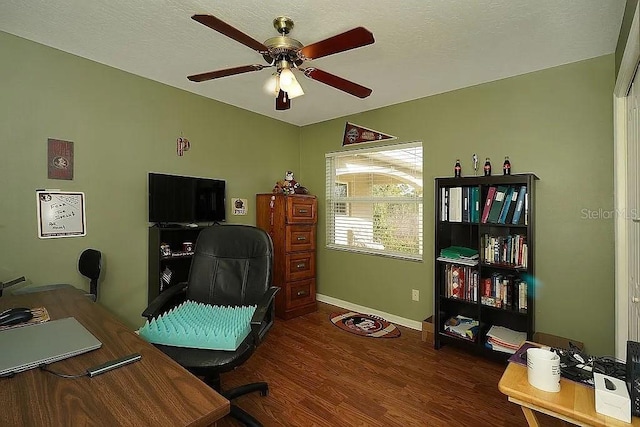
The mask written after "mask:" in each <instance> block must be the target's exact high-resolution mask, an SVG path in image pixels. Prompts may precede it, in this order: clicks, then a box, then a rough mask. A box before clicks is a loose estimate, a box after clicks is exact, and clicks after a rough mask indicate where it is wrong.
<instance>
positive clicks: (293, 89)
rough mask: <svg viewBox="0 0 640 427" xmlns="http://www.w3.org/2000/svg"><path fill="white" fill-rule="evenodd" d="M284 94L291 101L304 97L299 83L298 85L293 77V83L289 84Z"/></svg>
mask: <svg viewBox="0 0 640 427" xmlns="http://www.w3.org/2000/svg"><path fill="white" fill-rule="evenodd" d="M286 92H287V94H288V95H289V98H291V99H293V98H297V97H299V96H302V95H304V91H303V90H302V86H300V83H298V80H296V78H295V77H294V78H293V81H292V82H291V84H290V85H289V87H288V88H287V90H286Z"/></svg>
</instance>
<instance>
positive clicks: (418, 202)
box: [325, 141, 424, 261]
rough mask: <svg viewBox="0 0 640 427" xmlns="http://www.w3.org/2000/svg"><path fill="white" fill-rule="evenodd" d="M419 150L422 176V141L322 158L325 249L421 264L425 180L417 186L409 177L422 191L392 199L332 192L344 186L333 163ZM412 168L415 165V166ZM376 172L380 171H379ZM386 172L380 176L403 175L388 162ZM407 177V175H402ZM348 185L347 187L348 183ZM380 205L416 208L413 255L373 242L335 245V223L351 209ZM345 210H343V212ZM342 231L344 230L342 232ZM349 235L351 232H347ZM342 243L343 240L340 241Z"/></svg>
mask: <svg viewBox="0 0 640 427" xmlns="http://www.w3.org/2000/svg"><path fill="white" fill-rule="evenodd" d="M418 147H419V148H420V150H421V153H420V159H419V162H420V164H419V168H420V171H421V172H422V167H423V164H422V162H423V160H422V149H423V144H422V142H421V141H419V142H408V143H406V142H405V143H396V144H388V145H379V146H376V147H368V148H359V149H348V150H342V151H336V152H331V153H327V154H325V168H326V169H325V171H326V187H325V188H326V211H325V214H326V242H327V243H326V247H327V248H328V249H335V250H343V251H348V252H357V253H366V254H371V255H379V256H385V257H392V258H399V259H406V260H412V261H423V255H424V206H423V190H424V176H423V175H421V176H420V177H419V179H418V181H420V182H419V183H417V182H416V179H415V176H413V175H411V176H410V177H409V176H408V175H407V177H409V178H410V179H411V180H412V181H413V182H414V183H415V186H417V187H420V188H421V190H422V191H420V194H419V195H417V196H415V195H414V196H407V197H403V196H394V197H382V198H381V197H374V196H373V195H370V196H367V197H363V196H358V195H354V194H352V191H351V188H349V187H348V192H347V195H346V197H340V196H339V195H338V194H337V192H336V191H335V187H336V185H337V184H344V183H345V181H344V180H341V179H340V173H339V172H338V171H336V169H335V164H336V159H340V158H344V157H351V156H354V155H369V156H370V155H372V154H376V153H382V152H386V151H392V150H403V149H405V150H408V149H415V148H418ZM414 165H415V163H414ZM377 169H380V168H379V167H378V168H377ZM384 169H385V172H383V174H391V175H398V174H402V173H404V172H402V171H401V169H400V168H398V169H395V168H394V165H393V163H392V162H391V161H390V162H389V164H388V168H384ZM405 175H406V173H405ZM347 185H349V184H348V183H347ZM380 203H390V204H391V203H393V204H408V205H415V206H417V210H418V226H417V227H416V233H417V234H418V245H417V246H418V247H417V249H416V250H415V252H411V253H407V252H404V251H397V250H394V249H393V248H391V249H389V248H385V247H384V245H382V244H379V243H376V242H374V241H373V239H372V241H371V242H365V243H364V244H363V243H362V242H357V243H353V242H348V243H344V242H336V240H337V239H336V235H337V234H339V231H341V230H340V228H338V229H336V227H339V226H337V225H336V224H337V222H336V219H337V221H340V219H341V218H345V217H349V216H351V214H352V212H353V209H352V208H350V207H351V206H352V204H353V205H355V204H360V205H361V206H366V205H367V204H370V205H371V206H372V207H373V206H374V205H375V204H380ZM345 207H346V209H345ZM342 231H344V230H342ZM349 232H351V231H350V230H349ZM343 240H344V239H343Z"/></svg>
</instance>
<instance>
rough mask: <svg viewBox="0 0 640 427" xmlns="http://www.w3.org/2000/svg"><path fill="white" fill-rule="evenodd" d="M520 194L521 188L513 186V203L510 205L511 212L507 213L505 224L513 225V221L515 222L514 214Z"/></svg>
mask: <svg viewBox="0 0 640 427" xmlns="http://www.w3.org/2000/svg"><path fill="white" fill-rule="evenodd" d="M519 193H520V188H519V187H518V186H513V192H512V193H511V202H510V203H509V211H508V212H507V216H506V217H505V219H504V224H511V221H513V213H514V212H515V211H516V205H517V204H518V194H519Z"/></svg>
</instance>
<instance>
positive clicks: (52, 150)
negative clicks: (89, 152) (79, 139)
mask: <svg viewBox="0 0 640 427" xmlns="http://www.w3.org/2000/svg"><path fill="white" fill-rule="evenodd" d="M47 172H48V173H47V177H48V178H49V179H67V180H72V179H73V142H71V141H62V140H60V139H53V138H49V139H47Z"/></svg>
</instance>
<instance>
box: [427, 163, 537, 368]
mask: <svg viewBox="0 0 640 427" xmlns="http://www.w3.org/2000/svg"><path fill="white" fill-rule="evenodd" d="M537 180H538V178H537V177H536V176H535V175H534V174H517V175H499V176H487V177H485V176H473V177H461V178H436V179H435V204H434V206H435V207H436V209H435V215H436V218H435V234H434V235H435V242H434V245H435V248H434V249H435V252H434V254H435V258H436V259H435V260H434V292H435V297H434V301H435V312H434V317H433V319H434V321H433V323H434V347H435V348H436V349H439V348H441V347H442V346H443V345H452V346H456V347H460V348H463V349H465V350H468V351H470V352H474V353H477V354H480V355H482V356H485V357H489V358H493V359H496V360H506V359H507V358H508V357H509V354H507V353H503V352H498V351H494V350H492V349H490V348H487V347H486V346H485V343H486V341H487V336H486V334H487V332H488V331H489V329H490V328H491V326H492V325H496V326H503V327H506V328H509V329H512V330H515V331H518V332H525V333H526V335H527V339H529V340H531V339H532V338H533V334H534V332H535V322H534V312H535V306H534V304H535V283H534V280H535V277H536V276H535V209H534V207H535V182H536V181H537ZM523 186H524V187H526V206H525V203H524V202H523V206H522V212H521V217H522V219H521V221H520V222H519V223H517V224H513V223H512V219H513V213H514V212H515V209H514V212H511V213H510V212H508V211H505V214H506V216H507V217H506V218H504V219H503V221H502V222H498V221H499V217H498V220H494V222H488V221H487V222H482V216H483V215H482V214H483V210H484V205H485V203H486V200H487V197H488V195H489V193H490V188H491V187H495V188H496V189H497V188H500V187H503V188H507V189H508V188H509V187H512V188H517V189H518V190H519V191H518V193H519V192H520V190H521V189H522V187H523ZM465 187H466V188H475V190H469V191H468V193H465V190H462V192H463V193H462V194H463V196H462V197H463V200H462V201H461V202H460V203H461V205H462V206H461V208H462V209H463V210H464V209H465V200H464V199H467V202H471V201H473V200H474V198H473V197H472V196H471V194H472V192H473V191H475V194H476V196H475V199H477V200H478V205H479V212H478V214H476V215H474V214H471V213H470V211H471V209H472V206H470V205H469V211H468V212H469V213H468V214H467V215H464V213H463V214H462V215H460V214H456V213H455V212H454V211H458V210H459V209H458V208H456V207H455V206H459V203H457V202H455V199H457V198H458V196H455V197H454V203H453V204H451V203H452V200H451V199H450V192H451V189H454V188H462V189H464V188H465ZM460 191H461V190H457V191H455V190H454V194H459V192H460ZM465 194H466V195H467V196H468V197H464V195H465ZM515 203H517V200H516V201H515ZM443 205H446V206H445V207H444V209H443ZM514 236H515V237H514ZM487 242H491V243H492V246H490V247H492V248H494V251H493V253H491V251H488V250H487V251H485V250H484V246H485V245H486V244H487ZM520 243H522V246H519V244H520ZM450 246H462V247H467V248H471V249H476V250H477V251H478V252H479V259H478V260H477V261H478V263H477V265H475V266H464V265H463V264H459V263H456V262H450V261H442V260H438V259H437V258H438V257H439V256H440V251H441V250H442V249H445V248H448V247H450ZM523 246H526V250H523V249H522V247H523ZM512 247H513V249H512ZM498 248H500V250H498ZM522 253H524V255H518V254H522ZM499 255H506V258H505V259H502V258H500V256H499ZM509 255H511V257H509ZM514 260H517V261H515V262H509V261H514ZM453 266H455V269H456V271H460V270H461V269H463V268H465V267H466V269H465V270H464V271H465V272H466V273H470V274H472V275H475V277H476V279H475V291H474V290H473V286H472V284H471V283H466V282H467V281H469V282H471V281H472V279H471V278H467V277H465V284H464V288H463V289H464V290H463V292H464V293H463V294H462V295H459V294H457V295H456V294H452V292H451V286H450V285H449V282H450V281H451V271H452V270H451V269H452V268H454V267H453ZM471 277H473V276H471ZM491 277H500V278H501V279H502V280H504V281H505V286H503V287H504V288H505V289H507V291H504V292H505V293H503V294H502V295H503V296H504V297H505V298H504V299H506V300H507V301H503V300H502V299H501V298H498V297H497V296H496V295H493V297H494V301H491V300H485V304H483V301H482V295H483V293H484V289H483V286H484V284H485V283H484V280H485V279H487V278H489V279H490V278H491ZM520 282H524V283H526V285H524V286H525V287H526V308H523V307H521V306H522V305H523V304H522V303H523V302H524V301H522V300H520V299H519V292H518V287H519V284H520ZM506 283H513V285H506ZM509 287H511V289H512V290H511V295H510V296H511V300H510V301H509V300H508V298H506V297H507V295H506V293H507V292H508V288H509ZM496 299H500V300H501V303H503V302H507V303H509V304H508V305H507V304H501V306H500V307H494V306H490V305H487V304H486V303H491V302H495V300H496ZM457 315H461V316H465V317H470V318H472V319H475V320H477V321H478V322H479V323H480V325H479V331H478V333H477V334H476V336H475V340H473V341H470V340H466V339H463V338H460V337H457V336H452V335H450V334H447V333H445V322H447V320H448V319H450V318H452V317H454V316H457Z"/></svg>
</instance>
